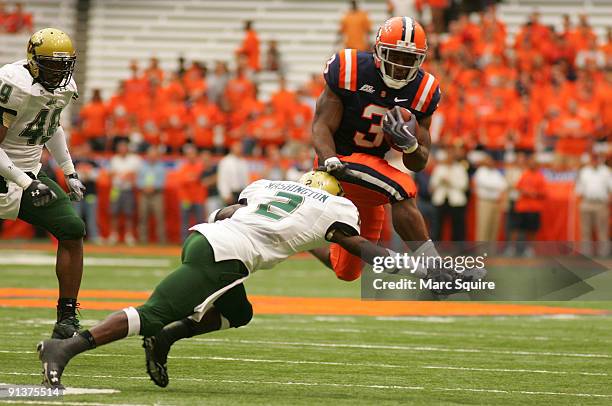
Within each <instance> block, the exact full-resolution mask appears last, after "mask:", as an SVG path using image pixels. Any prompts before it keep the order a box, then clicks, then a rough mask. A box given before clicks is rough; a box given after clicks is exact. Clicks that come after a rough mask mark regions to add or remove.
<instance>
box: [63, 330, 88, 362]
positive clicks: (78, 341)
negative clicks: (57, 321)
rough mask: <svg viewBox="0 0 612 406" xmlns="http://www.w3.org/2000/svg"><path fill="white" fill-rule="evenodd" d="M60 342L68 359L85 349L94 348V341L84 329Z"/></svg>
mask: <svg viewBox="0 0 612 406" xmlns="http://www.w3.org/2000/svg"><path fill="white" fill-rule="evenodd" d="M61 342H62V346H64V350H65V353H66V355H67V356H68V359H70V358H72V357H74V356H75V355H77V354H80V353H82V352H85V351H87V350H92V349H94V348H96V342H95V341H94V339H93V337H92V335H91V333H90V332H89V330H85V331H83V332H81V333H79V334H77V335H75V336H74V337H70V338H67V339H65V340H62V341H61Z"/></svg>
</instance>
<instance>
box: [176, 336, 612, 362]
mask: <svg viewBox="0 0 612 406" xmlns="http://www.w3.org/2000/svg"><path fill="white" fill-rule="evenodd" d="M191 341H201V342H207V343H231V344H234V343H235V344H268V345H280V346H287V347H320V348H359V349H374V350H400V351H402V350H404V351H426V352H436V351H437V352H456V353H481V354H505V355H525V356H551V357H573V358H606V359H607V358H612V355H608V354H589V353H571V352H549V351H509V350H493V349H477V348H448V347H424V346H411V345H381V344H350V343H316V342H295V341H268V340H232V339H226V338H192V339H191ZM186 343H188V342H186Z"/></svg>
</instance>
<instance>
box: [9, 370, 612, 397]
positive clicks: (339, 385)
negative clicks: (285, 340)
mask: <svg viewBox="0 0 612 406" xmlns="http://www.w3.org/2000/svg"><path fill="white" fill-rule="evenodd" d="M0 375H16V376H38V375H39V374H34V373H28V372H0ZM69 376H71V377H77V378H96V379H128V380H147V379H148V377H142V376H113V375H79V374H70V375H69ZM172 380H174V381H186V382H202V383H238V384H246V385H277V386H319V387H337V388H364V389H385V390H393V389H395V390H403V391H421V390H422V391H432V392H437V391H443V392H448V391H452V392H483V393H496V394H520V395H538V396H571V397H588V398H591V397H592V398H612V395H605V394H598V393H570V392H548V391H524V390H502V389H489V388H440V387H432V388H426V387H424V386H402V385H374V384H371V385H366V384H344V383H333V382H300V381H284V382H283V381H256V380H246V379H245V380H237V379H202V378H172Z"/></svg>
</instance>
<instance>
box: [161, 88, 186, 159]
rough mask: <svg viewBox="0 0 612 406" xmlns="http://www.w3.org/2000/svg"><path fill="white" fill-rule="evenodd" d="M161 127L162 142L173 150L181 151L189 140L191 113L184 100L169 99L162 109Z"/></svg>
mask: <svg viewBox="0 0 612 406" xmlns="http://www.w3.org/2000/svg"><path fill="white" fill-rule="evenodd" d="M160 110H161V111H160V128H161V130H162V135H161V141H162V143H163V144H164V145H165V146H166V147H167V148H168V149H169V150H170V151H173V152H180V151H181V148H182V147H183V145H185V143H186V142H187V123H188V122H189V113H188V111H187V107H186V106H185V102H183V100H181V99H178V98H174V99H170V100H168V102H167V103H166V104H164V105H163V107H162V108H161V109H160Z"/></svg>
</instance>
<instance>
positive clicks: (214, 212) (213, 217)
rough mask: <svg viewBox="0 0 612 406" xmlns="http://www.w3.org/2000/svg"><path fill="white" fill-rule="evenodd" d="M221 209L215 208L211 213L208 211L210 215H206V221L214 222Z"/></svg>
mask: <svg viewBox="0 0 612 406" xmlns="http://www.w3.org/2000/svg"><path fill="white" fill-rule="evenodd" d="M220 211H221V209H217V210H215V211H213V212H212V213H210V215H209V216H208V222H209V223H214V222H215V221H216V219H217V214H219V212H220Z"/></svg>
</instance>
